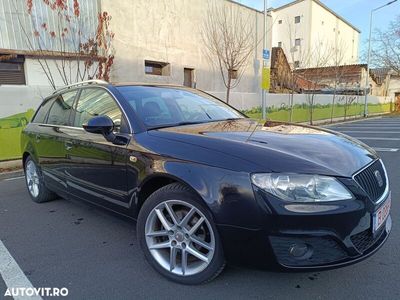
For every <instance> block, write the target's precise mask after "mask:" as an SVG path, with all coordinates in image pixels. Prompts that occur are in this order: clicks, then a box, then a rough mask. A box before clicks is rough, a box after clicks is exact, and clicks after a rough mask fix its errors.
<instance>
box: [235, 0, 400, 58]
mask: <svg viewBox="0 0 400 300" xmlns="http://www.w3.org/2000/svg"><path fill="white" fill-rule="evenodd" d="M235 1H237V2H241V3H243V4H245V5H248V6H250V7H254V8H256V9H259V10H263V8H264V0H235ZM389 1H390V0H321V2H323V3H324V4H325V5H326V6H328V7H329V8H331V9H332V10H334V11H335V12H336V13H337V14H339V15H340V16H342V17H343V18H345V19H346V20H347V21H349V22H350V23H351V24H353V25H354V26H356V27H357V28H358V29H360V30H361V39H360V47H361V48H365V44H366V40H367V39H368V33H369V16H370V11H371V9H374V8H376V7H379V6H381V5H383V4H385V3H388V2H389ZM289 2H292V1H290V0H269V1H268V6H269V7H273V8H277V7H279V6H281V5H284V4H287V3H289ZM397 15H400V0H398V2H396V3H393V4H391V5H390V6H387V7H384V8H382V9H380V10H378V11H376V12H375V13H374V21H373V24H372V26H373V28H382V29H384V28H386V27H387V26H388V24H389V22H390V21H391V20H393V19H394V18H395V17H396V16H397ZM360 54H361V53H360Z"/></svg>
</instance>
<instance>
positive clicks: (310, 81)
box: [296, 40, 335, 125]
mask: <svg viewBox="0 0 400 300" xmlns="http://www.w3.org/2000/svg"><path fill="white" fill-rule="evenodd" d="M334 49H335V48H334V47H332V45H330V44H329V43H327V42H326V41H320V40H317V41H316V42H315V44H314V45H313V47H312V48H310V49H309V50H308V51H304V52H303V53H302V62H303V64H304V66H305V67H306V68H304V69H300V70H298V71H297V72H296V74H297V75H300V76H302V77H304V78H305V79H306V81H307V90H308V91H307V96H306V101H307V105H308V110H309V121H310V125H312V124H313V118H314V109H315V94H316V92H317V91H318V90H319V89H320V88H321V82H322V80H323V76H322V74H323V73H324V68H325V67H327V66H328V65H329V64H330V62H331V60H332V55H333V52H334Z"/></svg>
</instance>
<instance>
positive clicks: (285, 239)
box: [235, 189, 392, 270]
mask: <svg viewBox="0 0 400 300" xmlns="http://www.w3.org/2000/svg"><path fill="white" fill-rule="evenodd" d="M352 192H353V194H354V195H355V197H356V200H349V201H341V202H340V203H339V202H337V203H329V204H321V205H314V206H312V205H311V206H307V205H304V206H302V205H298V206H293V205H288V204H287V203H283V202H282V201H281V200H279V199H277V198H274V197H273V196H271V195H269V194H267V193H265V192H264V191H262V190H257V189H256V190H255V196H256V199H257V202H258V204H259V206H260V208H261V209H262V210H263V215H264V218H262V219H263V221H262V222H263V224H262V228H260V230H259V231H258V232H257V233H255V232H252V233H248V234H246V236H247V240H246V241H245V242H244V243H245V244H246V245H253V247H252V250H251V251H254V249H255V248H256V247H254V245H257V244H258V245H262V246H261V247H259V248H258V250H257V251H256V253H257V254H254V255H252V256H253V257H254V258H255V259H257V261H258V263H256V264H255V265H257V266H260V267H261V266H271V265H277V266H278V267H280V268H283V269H300V270H301V269H326V268H335V267H341V266H344V265H348V264H353V263H356V262H358V261H361V260H363V259H365V258H367V257H369V256H370V255H372V254H373V253H375V252H376V251H377V250H378V249H379V248H380V247H381V246H382V245H383V244H384V243H385V241H386V240H387V238H388V236H389V234H390V232H391V228H392V219H391V217H390V215H389V216H388V217H387V219H386V221H385V223H384V224H382V225H381V227H380V228H379V229H378V230H377V231H376V232H375V233H374V234H373V232H372V226H373V214H374V212H375V211H376V210H377V209H378V208H380V207H381V206H382V205H384V203H385V202H386V201H387V200H388V198H389V197H390V192H389V193H388V194H387V195H386V197H387V198H386V199H384V201H382V202H380V203H379V204H376V203H373V202H371V201H370V200H369V199H368V198H367V197H365V195H363V194H359V193H357V190H356V189H352ZM250 236H252V237H253V238H250ZM256 240H258V243H257V242H256ZM235 244H236V245H238V243H237V242H236V243H235ZM244 251H246V249H242V250H241V251H240V253H242V254H243V252H244Z"/></svg>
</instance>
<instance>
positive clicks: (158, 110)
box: [117, 86, 244, 128]
mask: <svg viewBox="0 0 400 300" xmlns="http://www.w3.org/2000/svg"><path fill="white" fill-rule="evenodd" d="M117 89H118V90H119V92H120V93H121V94H122V95H123V96H124V97H125V99H126V100H127V101H128V102H129V104H130V105H131V107H132V108H133V109H134V110H135V112H136V114H137V115H138V116H139V117H140V118H141V119H142V121H143V122H144V123H145V125H146V126H147V127H148V128H159V127H168V126H177V125H183V124H191V123H205V122H212V121H219V120H231V119H237V118H244V116H243V115H242V114H241V113H240V112H238V111H236V110H234V109H233V108H231V107H229V106H228V105H226V104H224V103H223V102H222V101H219V100H217V99H215V98H213V97H212V96H210V95H207V94H206V93H202V92H200V91H197V90H190V91H189V90H186V89H183V88H179V87H165V86H159V87H157V86H119V87H117Z"/></svg>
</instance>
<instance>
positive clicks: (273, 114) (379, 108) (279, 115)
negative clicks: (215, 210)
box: [244, 103, 390, 122]
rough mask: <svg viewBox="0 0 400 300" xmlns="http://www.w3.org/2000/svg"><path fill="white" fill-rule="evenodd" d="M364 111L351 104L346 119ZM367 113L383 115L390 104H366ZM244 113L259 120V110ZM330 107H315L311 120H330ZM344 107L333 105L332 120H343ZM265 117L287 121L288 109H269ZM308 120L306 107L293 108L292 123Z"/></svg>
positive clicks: (308, 114)
mask: <svg viewBox="0 0 400 300" xmlns="http://www.w3.org/2000/svg"><path fill="white" fill-rule="evenodd" d="M363 111H364V105H361V104H353V105H351V106H349V107H348V109H347V117H354V116H361V115H362V113H363ZM368 111H369V113H371V114H372V113H383V112H389V111H390V103H386V104H368ZM244 113H245V114H246V115H247V116H248V117H250V118H254V119H261V108H254V109H252V110H249V111H244ZM331 113H332V105H330V104H328V105H317V106H316V107H315V108H314V111H313V120H314V121H316V120H326V119H328V120H329V119H330V118H331ZM344 113H345V107H344V105H335V107H334V110H333V118H341V117H343V118H344ZM267 117H268V119H269V120H274V121H289V119H290V110H289V109H288V108H283V109H277V108H269V109H268V113H267ZM309 120H310V111H309V109H308V107H307V106H306V105H295V106H294V108H293V116H292V121H293V122H308V121H309Z"/></svg>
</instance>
